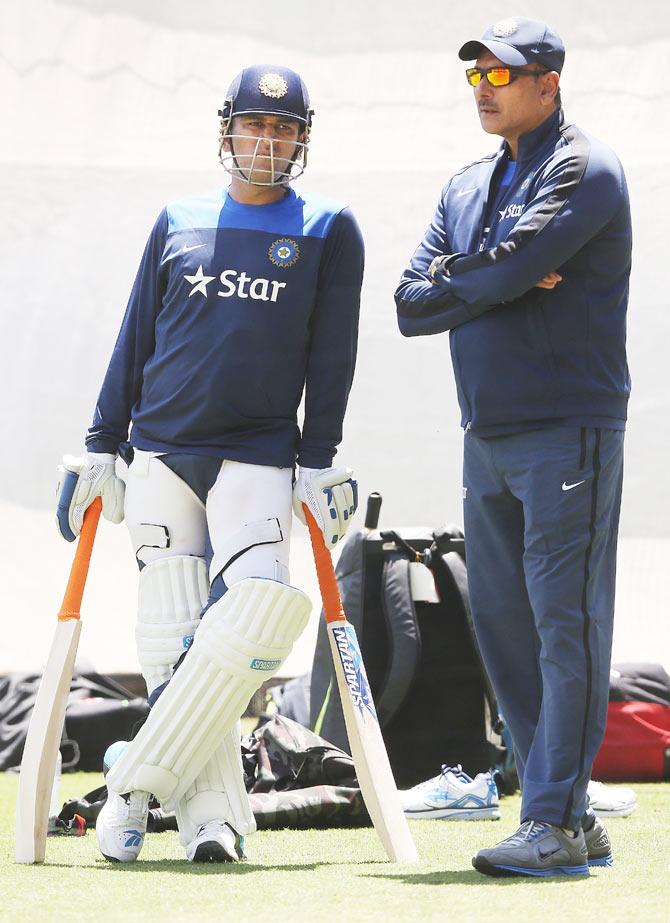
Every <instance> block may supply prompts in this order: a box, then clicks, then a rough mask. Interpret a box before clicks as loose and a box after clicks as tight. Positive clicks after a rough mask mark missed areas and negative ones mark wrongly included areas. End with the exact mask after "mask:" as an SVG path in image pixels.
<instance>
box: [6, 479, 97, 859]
mask: <svg viewBox="0 0 670 923" xmlns="http://www.w3.org/2000/svg"><path fill="white" fill-rule="evenodd" d="M101 509H102V501H101V500H100V498H99V497H97V498H96V499H95V500H94V501H93V503H92V504H91V505H90V506H89V508H88V509H87V511H86V514H85V516H84V524H83V526H82V529H81V534H80V535H79V541H78V543H77V550H76V552H75V556H74V561H73V562H72V568H71V570H70V578H69V580H68V583H67V587H66V590H65V596H64V597H63V604H62V605H61V607H60V612H59V613H58V624H57V626H56V632H55V634H54V637H53V641H52V643H51V650H50V652H49V659H48V660H47V664H46V667H45V668H44V672H43V674H42V681H41V683H40V687H39V689H38V692H37V698H36V699H35V706H34V708H33V713H32V716H31V718H30V724H29V726H28V735H27V737H26V744H25V747H24V750H23V759H22V760H21V773H20V775H19V793H18V797H17V799H16V833H15V835H14V850H15V859H16V862H20V863H26V864H32V863H35V862H44V854H45V852H46V843H47V829H48V826H49V803H50V801H51V789H52V787H53V781H54V773H55V771H56V758H57V756H58V748H59V746H60V741H61V735H62V733H63V722H64V720H65V706H66V704H67V699H68V695H69V692H70V683H71V682H72V671H73V669H74V661H75V657H76V655H77V645H78V644H79V635H80V634H81V619H80V615H79V609H80V608H81V599H82V596H83V594H84V585H85V584H86V575H87V574H88V565H89V561H90V560H91V551H92V550H93V539H94V538H95V532H96V529H97V527H98V520H99V519H100V511H101Z"/></svg>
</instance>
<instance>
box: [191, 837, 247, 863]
mask: <svg viewBox="0 0 670 923" xmlns="http://www.w3.org/2000/svg"><path fill="white" fill-rule="evenodd" d="M191 862H219V863H221V862H237V856H232V855H231V854H230V853H229V852H228V850H227V849H225V848H224V847H223V846H222V845H221V844H220V843H217V842H216V841H214V840H209V841H207V842H205V843H199V844H198V847H197V849H196V851H195V852H194V853H193V858H192V859H191Z"/></svg>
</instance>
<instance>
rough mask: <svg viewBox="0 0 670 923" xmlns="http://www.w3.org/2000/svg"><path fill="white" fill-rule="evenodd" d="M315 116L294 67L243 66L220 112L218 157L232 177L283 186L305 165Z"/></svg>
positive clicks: (266, 184) (251, 182) (251, 183)
mask: <svg viewBox="0 0 670 923" xmlns="http://www.w3.org/2000/svg"><path fill="white" fill-rule="evenodd" d="M313 114H314V112H313V110H312V109H310V107H309V95H308V93H307V87H306V86H305V84H304V82H303V80H302V78H301V77H300V76H299V75H298V74H296V73H295V71H292V70H290V69H289V68H288V67H281V66H279V65H274V64H256V65H253V66H252V67H246V68H245V69H244V70H243V71H241V72H240V73H239V74H238V75H237V77H235V79H234V80H233V82H232V83H231V85H230V87H229V88H228V92H227V94H226V99H225V101H224V103H223V106H222V108H221V109H220V110H219V115H220V116H221V129H220V133H219V139H220V140H219V160H220V161H221V163H222V165H223V166H224V168H225V169H226V170H227V171H228V172H229V173H230V174H231V176H233V178H235V179H238V180H242V181H243V182H245V183H249V184H250V185H253V186H285V185H286V184H287V183H289V182H290V181H291V180H292V179H295V178H296V177H298V176H300V175H301V173H303V171H304V169H305V167H306V165H307V146H308V144H309V132H310V128H311V124H312V116H313Z"/></svg>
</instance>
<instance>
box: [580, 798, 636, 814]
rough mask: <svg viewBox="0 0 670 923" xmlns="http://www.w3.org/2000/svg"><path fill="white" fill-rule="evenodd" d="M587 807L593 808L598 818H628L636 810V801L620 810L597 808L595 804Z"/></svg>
mask: <svg viewBox="0 0 670 923" xmlns="http://www.w3.org/2000/svg"><path fill="white" fill-rule="evenodd" d="M589 807H591V808H593V810H594V812H595V813H596V814H597V815H598V817H628V816H629V815H631V814H632V813H633V811H634V810H635V809H636V808H637V801H636V802H635V804H627V805H625V806H624V807H621V808H606V807H599V806H598V804H597V803H596V804H591V805H589Z"/></svg>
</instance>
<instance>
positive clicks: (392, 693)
mask: <svg viewBox="0 0 670 923" xmlns="http://www.w3.org/2000/svg"><path fill="white" fill-rule="evenodd" d="M381 597H382V609H383V612H384V618H385V619H386V625H387V632H388V639H389V657H388V666H387V669H386V675H385V676H384V681H383V683H382V686H381V690H380V691H379V693H378V694H377V696H376V700H377V701H376V705H377V713H378V715H379V723H380V724H381V725H382V727H383V726H384V725H386V724H389V723H390V722H391V721H392V720H393V717H394V716H395V714H396V712H397V711H398V708H399V707H400V706H401V705H402V703H403V702H404V700H405V698H406V696H407V693H408V691H409V689H410V687H411V685H412V683H413V682H414V677H415V675H416V671H417V669H418V666H419V661H420V659H421V635H420V633H419V625H418V623H417V620H416V609H415V607H414V600H413V599H412V591H411V588H410V582H409V561H408V560H407V559H406V558H405V557H404V555H402V554H391V555H390V556H389V558H388V559H387V560H386V561H385V562H384V566H383V568H382V586H381Z"/></svg>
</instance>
